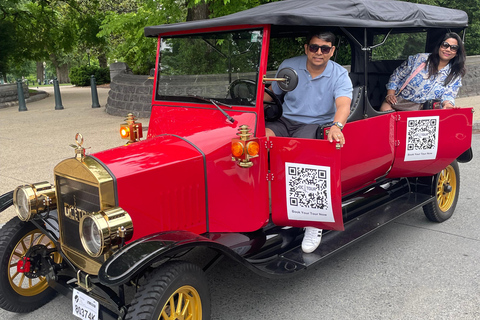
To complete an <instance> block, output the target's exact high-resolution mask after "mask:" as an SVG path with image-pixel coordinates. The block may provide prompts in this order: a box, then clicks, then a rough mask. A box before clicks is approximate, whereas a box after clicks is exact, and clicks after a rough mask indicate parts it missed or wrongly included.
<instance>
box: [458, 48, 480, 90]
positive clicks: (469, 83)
mask: <svg viewBox="0 0 480 320" xmlns="http://www.w3.org/2000/svg"><path fill="white" fill-rule="evenodd" d="M466 67H467V74H466V75H465V77H463V79H462V87H461V88H460V91H459V92H458V97H459V98H463V97H472V96H479V95H480V56H469V57H467V63H466Z"/></svg>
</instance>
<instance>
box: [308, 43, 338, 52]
mask: <svg viewBox="0 0 480 320" xmlns="http://www.w3.org/2000/svg"><path fill="white" fill-rule="evenodd" d="M318 49H320V50H322V53H323V54H329V53H330V50H332V47H329V46H319V45H318V44H310V45H309V46H308V51H310V52H311V53H316V52H317V51H318Z"/></svg>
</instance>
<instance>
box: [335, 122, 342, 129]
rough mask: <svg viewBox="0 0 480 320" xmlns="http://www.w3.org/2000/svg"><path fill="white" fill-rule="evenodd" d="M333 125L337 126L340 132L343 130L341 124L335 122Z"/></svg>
mask: <svg viewBox="0 0 480 320" xmlns="http://www.w3.org/2000/svg"><path fill="white" fill-rule="evenodd" d="M333 125H334V126H337V127H338V128H339V129H340V130H343V124H342V123H341V122H338V121H335V122H334V123H333Z"/></svg>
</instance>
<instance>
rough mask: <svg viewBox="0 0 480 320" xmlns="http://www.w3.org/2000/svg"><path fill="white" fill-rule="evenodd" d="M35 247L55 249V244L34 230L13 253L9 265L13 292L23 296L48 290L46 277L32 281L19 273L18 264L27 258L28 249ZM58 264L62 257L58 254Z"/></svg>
mask: <svg viewBox="0 0 480 320" xmlns="http://www.w3.org/2000/svg"><path fill="white" fill-rule="evenodd" d="M34 245H44V246H46V247H47V248H54V247H55V244H54V243H53V242H52V241H51V240H50V239H49V238H48V237H47V236H45V235H44V234H43V233H41V232H40V230H38V229H37V230H33V231H30V232H29V233H27V234H26V235H25V236H24V237H23V238H22V239H20V241H18V243H17V245H16V246H15V248H14V249H13V251H12V254H11V255H10V260H9V263H8V280H9V282H10V285H11V286H12V288H13V290H15V292H17V293H18V294H20V295H22V296H35V295H37V294H39V293H42V292H43V291H44V290H45V289H46V288H48V283H47V279H45V277H42V276H40V277H38V278H35V279H30V278H28V277H27V276H25V274H24V273H20V272H18V271H17V263H18V261H19V260H21V259H22V258H23V256H25V254H26V253H27V251H28V249H29V248H30V247H32V246H34ZM54 260H55V262H56V263H59V262H60V261H61V256H60V255H59V254H58V253H55V254H54Z"/></svg>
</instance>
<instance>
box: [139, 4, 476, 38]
mask: <svg viewBox="0 0 480 320" xmlns="http://www.w3.org/2000/svg"><path fill="white" fill-rule="evenodd" d="M259 24H270V25H272V26H325V27H358V28H423V27H426V28H453V29H456V28H460V29H463V28H465V27H467V25H468V16H467V14H466V13H465V12H464V11H461V10H455V9H447V8H442V7H437V6H430V5H424V4H416V3H410V2H403V1H392V0H284V1H278V2H271V3H268V4H264V5H261V6H258V7H255V8H252V9H249V10H245V11H241V12H237V13H234V14H231V15H227V16H223V17H219V18H214V19H206V20H197V21H190V22H183V23H175V24H164V25H159V26H151V27H146V28H145V36H147V37H156V36H158V35H159V34H161V33H166V32H176V31H185V30H196V29H203V28H212V27H223V26H233V25H259ZM273 28H274V27H273Z"/></svg>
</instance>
